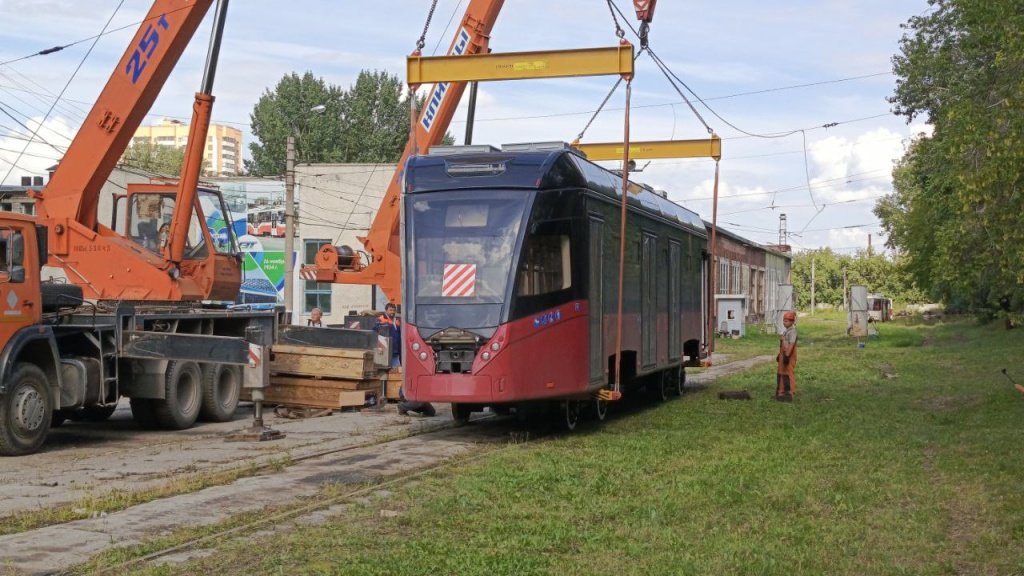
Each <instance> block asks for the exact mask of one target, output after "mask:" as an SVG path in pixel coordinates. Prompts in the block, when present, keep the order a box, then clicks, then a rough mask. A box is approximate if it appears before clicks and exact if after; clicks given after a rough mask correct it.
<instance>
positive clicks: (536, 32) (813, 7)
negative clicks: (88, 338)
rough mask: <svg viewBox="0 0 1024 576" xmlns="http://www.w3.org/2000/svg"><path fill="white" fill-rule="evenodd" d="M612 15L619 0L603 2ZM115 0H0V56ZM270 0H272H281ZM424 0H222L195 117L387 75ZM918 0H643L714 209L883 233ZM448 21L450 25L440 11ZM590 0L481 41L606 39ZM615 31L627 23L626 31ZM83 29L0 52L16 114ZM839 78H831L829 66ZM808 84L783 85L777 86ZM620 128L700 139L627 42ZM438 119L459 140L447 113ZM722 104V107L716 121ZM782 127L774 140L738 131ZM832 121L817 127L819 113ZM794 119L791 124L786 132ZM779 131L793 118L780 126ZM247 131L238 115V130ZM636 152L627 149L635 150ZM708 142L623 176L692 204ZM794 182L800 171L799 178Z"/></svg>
mask: <svg viewBox="0 0 1024 576" xmlns="http://www.w3.org/2000/svg"><path fill="white" fill-rule="evenodd" d="M616 2H617V4H618V6H619V7H620V8H621V9H622V10H623V11H624V12H625V13H626V14H627V15H629V16H630V19H631V21H632V7H631V6H632V3H631V2H628V1H627V0H616ZM119 3H120V0H91V1H89V2H82V1H78V0H0V62H6V61H8V60H12V59H15V58H19V57H22V56H26V55H28V54H32V53H34V52H37V51H38V50H41V49H44V48H47V47H50V46H53V45H58V44H61V45H62V44H67V43H70V42H73V41H76V40H81V39H83V38H88V37H90V36H93V35H95V34H98V33H99V32H100V30H102V28H103V25H104V23H105V22H106V21H107V19H108V18H110V16H111V14H113V13H114V12H115V9H116V8H117V6H118V4H119ZM465 3H466V2H465V1H463V2H460V1H459V0H439V2H438V7H437V12H436V14H435V16H434V20H433V23H432V24H431V27H430V30H429V32H428V35H427V45H426V49H425V52H426V53H433V52H434V51H435V50H437V52H438V53H443V52H444V51H445V50H446V49H447V46H448V44H449V43H450V41H451V37H452V35H453V29H451V28H449V29H447V30H446V27H447V25H448V23H449V20H450V18H451V17H452V16H453V15H454V20H455V21H456V22H457V21H458V20H459V19H460V18H461V14H462V11H463V9H464V7H465V6H464V5H465ZM149 6H150V2H148V1H145V0H125V1H124V3H123V5H122V7H121V8H120V10H119V11H117V14H116V15H115V16H114V19H113V22H112V24H111V26H110V28H111V29H115V28H118V27H121V26H126V25H130V24H132V23H135V22H138V21H139V20H140V19H141V18H142V17H143V15H144V14H145V13H146V11H147V10H148V8H149ZM282 6H286V8H282ZM428 7H429V2H428V1H427V0H416V1H413V0H379V1H378V2H374V3H363V2H350V1H345V0H336V1H325V0H323V1H322V0H293V1H292V2H288V3H286V4H285V3H281V2H271V1H269V0H235V1H234V2H232V3H231V5H230V9H229V14H228V21H227V28H226V31H225V37H224V44H223V48H222V54H221V63H220V68H219V71H218V76H217V80H216V85H215V90H214V92H215V95H216V96H217V102H216V104H215V106H214V121H215V122H221V123H227V124H233V125H235V126H238V127H240V128H242V129H244V130H246V131H248V121H249V113H250V112H251V110H252V107H253V105H254V104H255V103H256V101H257V100H258V98H259V97H260V95H261V94H262V93H263V91H264V90H265V89H267V88H268V87H272V86H273V85H274V84H276V82H277V81H278V80H279V79H280V78H281V76H282V75H284V74H287V73H289V72H292V71H296V72H300V73H301V72H304V71H306V70H310V71H312V72H313V73H314V74H316V75H318V76H321V77H323V78H324V79H325V80H326V81H327V82H330V83H333V84H338V85H341V86H345V87H347V86H349V85H350V84H351V83H352V82H353V81H354V79H355V77H356V75H357V74H358V73H359V71H360V70H361V69H364V68H367V69H378V70H381V69H383V70H387V71H389V72H391V73H394V74H403V73H404V61H405V56H406V55H407V54H408V53H409V52H411V51H412V49H413V48H414V46H415V42H416V39H417V38H418V37H419V34H420V32H421V30H422V28H423V23H424V19H425V17H426V13H427V9H428ZM927 8H928V6H927V2H926V0H886V1H882V0H861V1H858V2H853V1H852V0H821V1H816V2H809V1H808V2H803V1H800V2H797V1H780V2H763V1H754V0H736V1H733V2H725V3H719V2H706V1H693V0H691V1H687V2H683V1H679V0H661V2H660V4H659V5H658V8H657V12H656V15H655V21H654V23H653V25H652V29H651V46H652V48H653V49H654V51H655V52H656V53H657V54H658V55H659V56H660V57H661V59H662V60H663V61H665V62H666V64H668V66H669V67H670V68H671V69H672V71H673V72H675V74H676V75H677V76H679V78H681V79H682V80H683V81H684V82H686V84H687V85H688V86H689V87H690V88H692V89H693V90H694V91H695V92H696V93H697V94H698V95H700V96H701V97H702V98H703V99H705V101H706V102H707V104H708V105H709V106H710V107H711V108H712V109H713V110H714V112H715V113H717V114H718V115H719V116H721V118H722V119H719V118H717V117H715V115H714V114H712V113H711V112H709V111H708V110H707V109H706V108H704V107H703V106H701V105H700V104H697V108H698V111H699V112H700V113H701V115H702V116H703V117H704V119H705V120H706V121H707V123H708V124H709V125H710V126H711V128H713V129H714V130H715V131H716V132H717V133H718V134H719V135H720V136H721V137H722V139H723V158H722V162H721V184H720V189H719V190H720V200H719V211H718V214H719V218H718V219H719V223H720V224H721V225H723V226H725V227H728V228H730V229H732V230H734V231H736V232H738V233H740V234H743V235H744V236H747V237H748V238H751V239H753V240H756V241H759V242H765V243H774V242H776V241H777V240H778V227H779V215H780V214H781V213H785V214H786V216H787V221H788V230H789V232H790V233H792V236H791V237H790V238H789V242H790V243H791V244H793V245H794V246H795V247H797V248H798V249H801V248H816V247H819V246H831V247H833V248H835V249H837V250H839V251H842V252H846V253H850V252H852V251H853V250H854V249H856V248H864V247H866V246H867V242H868V238H867V236H868V234H872V236H873V237H872V243H873V246H874V247H876V248H877V247H879V246H881V245H882V242H884V238H882V237H880V232H881V230H880V228H879V227H878V226H877V218H875V216H874V215H873V214H872V213H871V208H872V206H873V203H874V199H876V198H877V197H879V196H881V195H883V194H885V193H887V192H889V191H890V190H891V174H890V173H891V167H892V162H893V160H894V159H896V158H898V157H899V156H900V155H901V154H902V151H903V149H904V147H905V146H906V144H907V142H908V139H909V138H910V137H911V136H912V135H914V134H917V133H919V132H922V131H926V130H927V127H926V126H923V125H914V126H907V125H906V123H905V122H904V121H903V119H902V118H897V117H895V116H893V115H891V113H890V108H891V106H890V105H889V103H888V102H886V97H888V96H890V95H891V94H892V92H893V86H894V82H895V79H894V77H893V76H892V75H891V73H890V72H891V68H892V66H891V58H892V56H893V54H895V53H896V51H897V48H898V41H899V38H900V36H901V34H902V30H901V29H900V24H901V23H904V22H906V21H907V19H908V18H910V17H911V16H914V15H918V14H921V13H923V12H924V11H925V10H927ZM209 20H210V18H208V19H207V22H206V23H205V24H204V26H203V28H201V29H200V32H199V33H198V34H197V35H196V37H195V38H193V40H192V43H191V45H190V46H189V49H188V50H187V51H186V52H185V54H184V56H183V57H182V60H181V62H180V63H179V65H178V67H177V68H176V69H175V71H174V73H173V74H172V75H171V78H170V79H169V81H168V83H167V84H166V86H165V87H164V90H163V92H162V93H161V96H160V98H159V99H158V100H157V102H156V104H155V105H154V106H153V109H152V111H151V112H152V116H150V117H149V118H148V119H147V121H148V122H151V123H156V122H158V121H159V119H160V118H161V117H162V116H174V117H181V118H187V117H188V116H189V114H190V109H191V102H192V95H193V94H194V92H195V91H196V89H197V88H198V86H199V83H200V79H201V75H202V68H203V62H204V58H205V52H206V46H207V41H208V38H209V23H210V22H209ZM453 26H454V23H453ZM134 31H135V27H134V26H130V27H129V28H127V29H125V30H123V31H119V32H113V33H110V34H107V35H105V36H103V37H102V38H101V39H100V40H99V41H98V43H97V44H96V47H95V48H94V50H93V52H92V54H91V55H90V56H89V58H88V59H87V60H86V61H85V63H84V64H83V65H82V68H81V70H80V71H79V72H78V73H77V75H76V76H75V78H74V80H73V82H72V83H71V84H70V86H69V87H68V89H67V92H66V94H65V98H66V99H67V100H65V101H63V102H62V103H61V104H60V105H59V106H57V107H56V108H55V110H54V112H53V113H52V114H51V115H50V116H49V118H48V119H47V121H46V123H45V125H44V128H43V129H42V130H40V135H41V136H43V137H44V138H45V139H46V140H47V141H48V142H51V143H53V144H57V145H61V144H63V145H67V143H68V142H69V140H68V138H69V137H71V136H73V135H74V132H75V130H77V127H78V124H79V123H80V122H81V120H82V118H83V116H84V112H85V110H87V109H88V108H89V106H91V103H92V102H93V101H94V100H95V98H96V96H97V95H98V94H99V91H100V90H101V88H102V85H103V83H104V82H105V81H106V79H107V77H108V76H109V74H110V72H111V71H112V70H113V67H114V65H115V64H116V63H117V61H118V59H119V58H120V56H121V54H122V53H123V51H124V49H125V47H126V46H127V44H128V42H129V41H130V40H131V37H132V35H133V33H134ZM614 31H615V28H614V25H613V23H612V20H611V16H610V15H609V11H608V8H607V5H606V4H605V2H604V1H603V0H588V1H582V0H547V1H543V0H506V1H505V5H504V8H503V9H502V13H501V16H500V17H499V19H498V22H497V23H496V25H495V27H494V32H493V34H492V39H491V47H492V48H493V49H494V50H495V51H521V50H543V49H558V48H581V47H593V46H607V45H613V44H614V43H615V42H616V41H617V39H616V37H615V34H614ZM627 34H628V31H627ZM89 46H90V42H83V43H81V44H78V45H76V46H74V47H72V48H69V49H67V50H64V51H61V52H58V53H55V54H52V55H50V56H42V57H35V58H29V59H26V60H22V61H19V62H15V63H12V64H9V65H0V104H2V105H3V106H4V108H5V109H6V110H7V111H8V112H10V113H12V114H13V115H14V116H15V117H16V118H18V119H20V121H22V122H23V123H25V124H26V125H28V126H30V127H33V128H34V127H35V126H37V125H38V122H39V121H40V120H42V118H43V115H44V113H45V112H46V111H47V109H48V108H49V107H50V104H51V103H52V101H53V98H52V97H48V96H46V95H45V94H44V93H46V92H48V93H50V94H56V93H59V92H60V91H61V89H62V88H63V87H64V85H65V83H67V82H68V79H69V78H70V77H71V75H72V74H73V73H74V71H75V68H76V67H77V66H78V65H79V63H80V62H81V61H82V58H83V57H84V56H85V54H86V51H87V50H88V48H89ZM848 78H856V79H852V80H846V81H839V82H833V81H836V80H841V79H848ZM613 84H614V79H613V78H577V79H558V80H533V81H519V82H500V83H486V84H483V85H481V88H480V97H479V102H478V108H477V119H478V121H477V125H476V127H475V130H474V142H475V143H491V144H501V143H507V142H524V141H549V140H566V141H570V140H572V139H573V138H575V137H576V135H577V134H579V132H580V131H581V130H582V129H583V127H584V126H585V125H586V123H587V121H588V120H589V118H590V116H591V113H592V112H593V111H594V110H595V109H596V108H597V106H598V105H599V104H600V102H601V100H602V99H603V98H604V96H605V95H606V94H607V92H608V91H609V90H610V88H611V86H612V85H613ZM805 84H816V85H814V86H806V87H799V88H790V87H793V86H799V85H805ZM632 103H633V106H634V109H633V112H632V122H631V124H632V138H633V139H634V140H645V139H659V140H660V139H670V138H703V137H705V136H706V131H705V129H704V127H703V125H702V124H701V123H700V121H698V120H697V119H696V117H695V116H694V114H693V113H692V112H691V111H690V110H689V108H688V107H687V106H686V105H685V104H684V103H683V101H682V99H681V98H680V96H679V95H678V94H677V93H676V91H675V89H674V88H673V87H672V85H671V84H669V82H668V80H666V79H665V77H664V76H663V75H662V74H661V72H660V71H659V70H658V69H657V68H656V67H655V66H654V65H653V63H652V62H651V60H650V58H649V57H647V56H643V57H641V59H640V60H639V61H638V63H637V74H636V79H635V81H634V83H633V101H632ZM622 104H623V90H622V89H621V88H620V89H619V90H618V91H617V92H616V93H615V95H613V96H612V99H611V101H610V102H609V104H608V107H607V108H606V110H605V111H604V112H603V113H602V114H600V115H599V116H598V117H597V119H596V121H595V122H594V124H593V125H592V126H591V127H590V128H589V129H588V131H587V133H586V134H585V137H584V141H609V140H620V139H621V138H622ZM456 118H457V121H456V122H455V123H453V125H452V126H451V129H450V131H451V132H452V133H453V134H454V135H455V136H456V139H457V141H459V142H461V140H462V136H463V133H464V131H465V123H464V121H463V120H464V118H465V114H464V112H460V113H459V114H457V116H456ZM723 119H724V120H723ZM726 122H728V124H732V125H733V126H735V127H736V128H738V129H740V130H742V131H743V132H747V133H750V134H759V135H770V134H779V133H789V132H793V133H792V134H790V135H789V136H786V137H782V138H761V137H753V136H749V135H745V134H743V133H742V132H740V131H737V130H736V129H734V128H733V127H730V126H729V125H728V124H727V123H726ZM832 123H838V124H837V125H835V126H832V127H829V128H827V129H826V128H822V126H823V125H826V124H832ZM800 130H802V132H801V131H800ZM794 131H795V132H794ZM23 133H24V130H23V129H21V128H20V127H19V126H17V125H16V123H15V122H14V121H13V120H11V119H10V118H9V117H7V116H6V115H3V114H0V171H2V172H0V175H2V174H6V173H7V172H8V169H9V168H10V164H9V162H10V161H12V160H14V158H16V157H17V155H18V153H19V152H20V151H21V150H22V148H23V147H24V146H25V141H24V140H22V139H19V138H20V137H19V134H22V135H23ZM249 137H250V136H249V134H248V133H247V134H246V138H247V139H248V138H249ZM56 157H57V153H56V152H55V151H54V150H53V149H52V148H50V147H49V146H46V145H43V144H33V145H32V146H31V147H30V148H28V150H27V154H26V155H25V156H23V157H22V159H21V160H19V161H18V168H16V169H14V170H13V171H12V173H11V175H10V177H9V178H8V179H7V180H6V181H5V183H10V182H12V181H17V176H19V175H21V174H27V173H34V172H36V171H39V170H42V169H43V168H44V167H45V166H48V165H50V164H52V163H53V162H54V161H55V159H56ZM641 165H643V163H641ZM713 176H714V164H713V162H712V161H711V160H702V159H699V160H660V161H654V162H652V163H650V164H649V165H648V166H647V167H646V168H645V169H644V171H643V172H642V173H640V174H637V175H636V178H635V179H637V180H640V181H644V182H647V183H649V184H652V185H654V186H656V187H659V188H662V189H665V190H667V191H668V192H669V197H670V198H672V199H673V200H676V201H677V202H680V203H682V204H684V205H686V206H687V207H689V208H691V209H693V210H696V211H697V212H698V213H700V214H701V215H702V216H703V217H705V218H706V219H708V220H710V219H711V200H710V198H711V191H712V179H713ZM808 184H809V185H810V186H808Z"/></svg>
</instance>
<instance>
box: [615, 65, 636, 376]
mask: <svg viewBox="0 0 1024 576" xmlns="http://www.w3.org/2000/svg"><path fill="white" fill-rule="evenodd" d="M632 86H633V80H632V78H630V79H628V80H627V81H626V113H625V118H626V120H625V127H624V132H625V135H624V136H623V138H622V141H623V146H622V210H621V215H620V216H619V219H620V223H619V303H618V314H617V315H616V317H615V324H616V326H615V389H614V391H615V392H620V393H621V391H622V300H623V294H622V290H623V284H624V283H623V277H624V275H625V271H626V204H627V203H628V198H629V97H630V95H631V93H632ZM641 273H642V272H641Z"/></svg>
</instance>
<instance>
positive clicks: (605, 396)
mask: <svg viewBox="0 0 1024 576" xmlns="http://www.w3.org/2000/svg"><path fill="white" fill-rule="evenodd" d="M597 397H598V398H599V399H600V400H604V401H606V402H614V401H616V400H621V399H622V392H620V391H618V390H609V389H607V388H601V389H600V390H598V391H597Z"/></svg>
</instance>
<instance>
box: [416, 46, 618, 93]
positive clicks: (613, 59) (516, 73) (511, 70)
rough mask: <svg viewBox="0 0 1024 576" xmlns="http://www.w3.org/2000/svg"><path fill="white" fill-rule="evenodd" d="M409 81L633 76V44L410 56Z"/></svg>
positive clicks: (433, 81)
mask: <svg viewBox="0 0 1024 576" xmlns="http://www.w3.org/2000/svg"><path fill="white" fill-rule="evenodd" d="M406 69H407V78H408V81H409V84H412V85H418V84H432V83H438V82H477V81H479V82H485V81H489V80H523V79H527V78H565V77H568V76H603V75H616V74H617V75H620V76H628V77H632V75H633V46H632V45H631V44H628V43H624V44H620V45H618V46H611V47H607V48H583V49H577V50H550V51H542V52H507V53H492V54H469V55H466V56H416V55H412V56H409V57H408V59H407V60H406Z"/></svg>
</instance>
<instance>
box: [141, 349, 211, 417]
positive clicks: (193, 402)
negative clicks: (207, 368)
mask: <svg viewBox="0 0 1024 576" xmlns="http://www.w3.org/2000/svg"><path fill="white" fill-rule="evenodd" d="M164 374H166V376H165V378H164V399H163V400H154V401H153V407H154V412H155V413H156V419H157V422H159V423H160V426H161V427H163V428H166V429H168V430H184V429H185V428H188V427H190V426H192V425H193V424H195V423H196V419H197V418H198V417H199V407H200V406H202V404H203V372H202V370H200V369H199V364H196V363H195V362H191V361H180V360H172V361H170V362H168V363H167V371H166V372H165V373H164Z"/></svg>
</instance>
